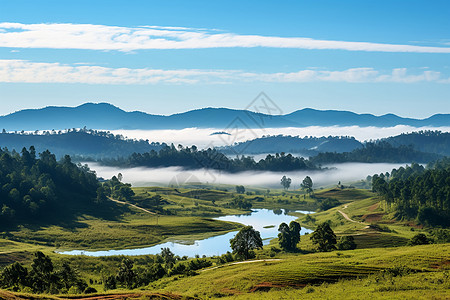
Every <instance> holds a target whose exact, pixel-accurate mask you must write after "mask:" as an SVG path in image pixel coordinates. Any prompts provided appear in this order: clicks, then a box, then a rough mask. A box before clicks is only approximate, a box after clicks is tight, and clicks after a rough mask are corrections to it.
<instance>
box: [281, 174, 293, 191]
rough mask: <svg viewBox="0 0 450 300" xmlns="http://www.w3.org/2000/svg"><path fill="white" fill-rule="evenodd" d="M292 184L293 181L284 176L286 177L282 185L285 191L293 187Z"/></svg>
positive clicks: (282, 180) (282, 179) (283, 178)
mask: <svg viewBox="0 0 450 300" xmlns="http://www.w3.org/2000/svg"><path fill="white" fill-rule="evenodd" d="M291 182H292V180H291V179H290V178H288V177H286V175H284V176H283V177H282V178H281V182H280V184H281V185H282V186H283V188H284V189H285V190H288V189H289V187H290V186H291Z"/></svg>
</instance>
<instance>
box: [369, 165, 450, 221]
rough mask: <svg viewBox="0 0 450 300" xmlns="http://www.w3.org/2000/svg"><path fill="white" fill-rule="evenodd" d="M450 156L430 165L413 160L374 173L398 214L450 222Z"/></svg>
mask: <svg viewBox="0 0 450 300" xmlns="http://www.w3.org/2000/svg"><path fill="white" fill-rule="evenodd" d="M449 182H450V159H449V158H445V159H443V160H440V161H438V162H436V163H434V164H431V165H429V166H428V167H427V168H424V167H423V166H420V165H418V164H412V165H411V166H408V167H406V168H403V167H401V168H399V169H398V170H397V169H394V170H392V172H391V174H389V173H387V174H379V175H374V176H373V177H372V187H373V191H374V192H377V193H378V194H379V195H381V196H382V197H383V198H384V199H385V200H386V203H387V204H388V205H389V207H392V208H393V209H395V210H396V212H397V216H398V217H399V218H407V219H417V220H418V221H419V222H420V223H422V224H425V225H430V226H436V225H441V226H446V227H448V226H450V184H449Z"/></svg>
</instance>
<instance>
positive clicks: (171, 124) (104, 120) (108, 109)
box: [0, 102, 450, 131]
mask: <svg viewBox="0 0 450 300" xmlns="http://www.w3.org/2000/svg"><path fill="white" fill-rule="evenodd" d="M396 125H409V126H412V127H423V126H434V127H442V126H450V114H443V113H439V114H435V115H432V116H430V117H428V118H424V119H414V118H405V117H400V116H397V115H395V114H391V113H389V114H384V115H381V116H375V115H373V114H369V113H364V114H358V113H355V112H350V111H340V110H316V109H312V108H303V109H299V110H296V111H294V112H291V113H288V114H284V115H268V114H264V113H260V112H253V111H248V110H239V109H230V108H214V107H205V108H200V109H194V110H190V111H186V112H181V113H176V114H172V115H157V114H149V113H145V112H141V111H130V112H127V111H124V110H122V109H121V108H119V107H117V106H114V105H112V104H109V103H105V102H101V103H91V102H88V103H84V104H81V105H79V106H76V107H67V106H48V107H44V108H37V109H24V110H20V111H16V112H13V113H10V114H7V115H4V116H0V128H4V129H6V130H8V131H15V130H17V131H21V130H26V131H29V130H51V129H66V128H83V127H85V126H86V127H87V128H96V129H103V130H117V129H148V130H149V129H183V128H190V127H197V128H225V129H230V130H231V129H233V128H241V129H242V128H269V127H272V128H280V127H307V126H361V127H367V126H374V127H392V126H396Z"/></svg>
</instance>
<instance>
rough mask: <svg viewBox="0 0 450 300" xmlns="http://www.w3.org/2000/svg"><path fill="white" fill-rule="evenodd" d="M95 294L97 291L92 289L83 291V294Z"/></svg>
mask: <svg viewBox="0 0 450 300" xmlns="http://www.w3.org/2000/svg"><path fill="white" fill-rule="evenodd" d="M94 293H97V290H96V289H95V288H93V287H90V286H88V287H87V288H86V289H85V290H84V294H94Z"/></svg>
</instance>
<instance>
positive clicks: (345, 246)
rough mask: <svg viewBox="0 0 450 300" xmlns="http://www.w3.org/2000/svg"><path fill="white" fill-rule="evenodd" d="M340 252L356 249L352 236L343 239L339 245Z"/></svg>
mask: <svg viewBox="0 0 450 300" xmlns="http://www.w3.org/2000/svg"><path fill="white" fill-rule="evenodd" d="M337 249H338V250H353V249H356V243H355V239H354V238H353V237H352V236H351V235H346V236H343V237H341V239H340V240H339V242H338V244H337Z"/></svg>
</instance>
